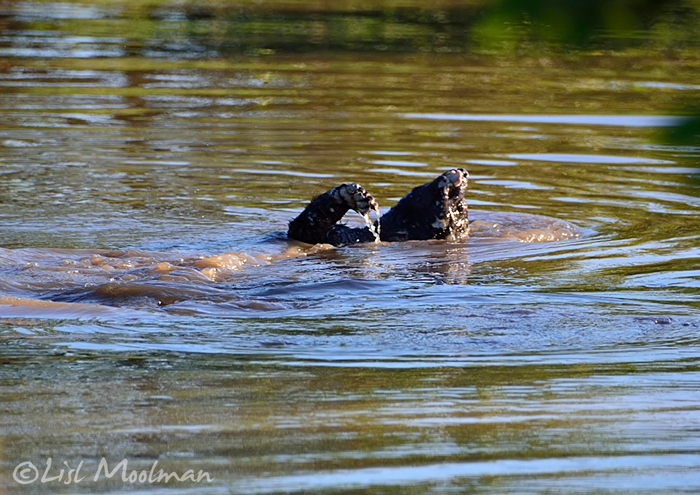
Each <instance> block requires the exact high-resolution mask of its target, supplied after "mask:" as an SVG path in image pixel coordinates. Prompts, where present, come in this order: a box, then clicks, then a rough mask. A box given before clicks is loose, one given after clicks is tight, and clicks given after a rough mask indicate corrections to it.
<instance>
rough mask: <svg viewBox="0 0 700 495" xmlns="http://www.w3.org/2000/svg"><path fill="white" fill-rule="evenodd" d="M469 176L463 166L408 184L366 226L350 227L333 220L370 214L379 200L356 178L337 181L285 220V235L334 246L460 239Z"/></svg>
mask: <svg viewBox="0 0 700 495" xmlns="http://www.w3.org/2000/svg"><path fill="white" fill-rule="evenodd" d="M468 177H469V174H468V173H467V171H466V170H464V169H462V168H455V169H452V170H450V171H448V172H445V173H444V174H442V175H440V176H439V177H437V178H436V179H435V180H433V181H432V182H429V183H427V184H424V185H422V186H419V187H416V188H415V189H413V190H412V191H411V192H410V193H408V194H407V195H406V196H404V197H403V198H402V199H401V201H399V202H398V203H397V204H396V206H394V207H393V208H392V209H391V210H389V211H388V212H387V213H386V214H384V215H383V216H382V217H381V218H380V219H379V221H378V222H377V223H375V224H374V225H371V224H370V227H365V228H350V227H348V226H346V225H340V224H338V222H339V221H340V220H341V219H342V218H343V217H344V216H345V214H346V213H347V212H348V211H349V210H354V211H356V212H358V213H359V214H360V215H362V216H364V217H365V218H366V219H369V213H370V212H371V211H376V212H377V213H379V205H378V204H377V202H376V200H375V199H374V198H373V197H372V195H371V194H369V193H368V192H367V191H366V190H365V189H364V188H363V187H362V186H360V185H359V184H342V185H340V186H338V187H335V188H333V189H331V190H330V191H328V192H326V193H324V194H322V195H320V196H318V197H316V198H315V199H314V200H312V201H311V203H310V204H309V205H308V206H307V207H306V209H305V210H304V211H303V212H302V213H301V214H300V215H299V216H298V217H296V218H295V219H294V220H292V221H291V222H290V223H289V230H288V232H287V236H288V237H289V238H290V239H295V240H298V241H302V242H307V243H309V244H320V243H327V244H332V245H334V246H344V245H348V244H357V243H360V242H373V241H375V240H376V239H377V238H379V239H381V240H382V241H411V240H428V239H451V240H460V239H463V238H466V237H467V235H468V233H469V215H468V208H467V202H466V200H465V198H464V196H465V194H466V191H467V184H468ZM368 223H369V222H368ZM372 227H374V228H372Z"/></svg>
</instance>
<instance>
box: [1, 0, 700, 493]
mask: <svg viewBox="0 0 700 495" xmlns="http://www.w3.org/2000/svg"><path fill="white" fill-rule="evenodd" d="M165 7H167V8H165ZM165 7H164V9H163V10H162V11H158V13H157V15H155V14H154V15H145V14H143V13H139V12H133V11H130V10H124V11H122V10H119V9H116V8H114V7H109V6H107V7H101V6H100V5H99V4H96V5H94V6H86V5H82V4H80V3H75V4H72V3H59V4H52V8H51V9H50V10H48V9H45V8H44V9H37V8H36V6H35V5H34V4H32V3H26V2H15V3H13V4H7V5H4V6H3V7H2V8H3V9H4V10H3V12H4V16H3V23H4V24H2V30H3V31H2V35H3V38H2V40H0V56H1V57H2V59H0V62H1V65H2V71H1V72H0V88H2V89H1V91H0V114H1V115H2V121H3V124H2V128H0V146H2V156H1V157H0V202H1V203H2V205H3V208H2V209H1V211H0V217H1V220H2V222H1V227H0V366H1V368H0V411H2V414H1V415H0V473H1V474H0V490H2V491H3V493H75V492H79V493H112V492H123V491H130V492H136V493H139V492H143V493H169V494H170V493H189V492H192V493H304V492H312V493H435V494H444V493H515V492H517V493H533V494H534V493H555V492H556V493H577V494H579V493H591V494H592V493H635V494H637V493H695V492H697V491H698V489H700V469H699V466H700V456H699V455H698V451H699V449H700V445H698V439H697V426H698V423H699V421H700V416H699V415H698V413H697V410H698V408H699V407H700V394H699V389H700V376H698V371H697V362H698V359H699V358H700V353H699V352H698V343H699V341H698V337H697V335H698V331H699V325H700V320H698V315H699V311H700V308H699V307H698V288H699V287H700V284H699V282H698V275H699V273H700V271H699V269H698V263H697V260H698V258H700V239H699V232H700V230H699V227H700V225H699V224H698V220H697V218H698V212H699V210H700V200H699V199H698V192H699V188H698V182H697V177H696V176H697V168H696V166H697V161H698V156H700V150H699V149H698V148H697V147H690V146H687V147H674V146H669V145H664V144H660V143H661V140H660V138H659V136H660V135H661V133H662V132H663V130H664V129H665V128H667V127H668V126H670V125H674V123H675V122H677V120H678V118H677V117H675V116H673V115H672V108H673V104H674V102H676V101H677V99H678V98H679V97H680V93H683V95H687V94H688V93H693V92H696V91H697V90H698V87H697V85H696V83H695V80H696V74H697V61H696V60H695V59H692V58H686V59H676V60H670V59H666V58H664V57H661V56H659V55H658V54H657V53H655V52H649V53H648V54H646V55H644V56H639V55H638V54H635V55H634V56H631V55H628V54H625V53H613V52H601V53H595V54H592V55H591V54H589V55H585V56H584V55H578V56H576V57H573V56H572V57H573V58H568V59H567V58H565V57H564V58H557V57H548V56H542V57H540V56H538V57H529V58H527V57H526V58H515V57H513V58H498V57H489V56H484V55H476V54H469V53H464V52H459V53H446V52H445V50H442V51H441V50H436V51H434V52H433V53H425V52H424V51H421V50H415V51H411V52H410V53H396V52H394V53H385V52H386V50H384V49H377V50H375V51H352V50H350V51H340V52H334V51H323V50H320V51H312V52H311V53H308V51H307V50H304V51H307V53H299V54H294V53H290V52H287V51H284V50H280V53H276V52H275V51H274V50H268V51H265V50H263V51H260V50H257V51H251V50H250V47H244V48H242V49H241V50H228V51H227V50H224V49H223V48H222V46H220V43H219V41H220V40H219V39H218V38H216V37H215V36H214V35H213V34H212V33H215V32H218V31H216V29H218V27H219V24H217V23H219V22H221V21H220V19H219V18H217V17H215V18H211V19H209V20H207V18H201V19H199V20H196V21H191V22H189V21H187V17H182V16H178V14H177V12H178V10H177V8H176V7H173V6H170V5H167V4H165ZM241 22H242V21H241ZM106 26H119V27H122V28H123V29H122V31H121V34H114V33H116V32H117V31H114V30H110V29H107V28H106ZM198 27H199V28H203V27H207V29H209V30H210V31H206V33H205V35H202V34H201V32H200V34H197V33H198V32H199V31H197V28H198ZM256 29H259V30H261V31H260V32H263V31H264V29H263V28H261V27H260V26H258V28H256ZM256 32H257V31H256ZM207 33H208V34H207ZM385 35H386V34H385ZM386 36H388V35H386ZM451 39H452V40H454V39H455V38H451ZM202 40H204V41H202ZM370 42H372V40H370V41H368V43H370ZM358 43H359V42H358ZM372 43H373V42H372ZM363 46H364V45H363ZM372 46H374V45H372ZM229 48H230V47H229ZM390 51H391V50H390ZM577 57H578V58H577ZM453 167H464V168H466V169H468V170H469V172H470V187H469V193H468V202H469V204H470V212H471V213H470V216H471V218H472V220H473V222H474V232H473V236H472V237H471V238H470V239H468V240H467V241H466V242H463V243H453V242H445V241H441V242H409V243H394V244H381V243H380V244H368V245H362V246H351V247H345V248H330V247H327V246H317V247H309V246H305V245H302V244H298V243H293V242H289V241H287V240H286V239H285V237H284V234H283V233H284V231H285V229H286V224H287V222H288V221H289V220H290V219H291V218H293V217H294V216H295V215H296V214H297V213H298V212H299V211H301V209H302V208H303V207H304V205H305V204H306V203H307V202H308V200H309V199H310V198H311V197H312V196H314V195H316V194H320V193H322V192H324V191H326V190H328V189H329V188H331V187H333V186H335V185H337V184H339V183H342V182H348V181H352V182H358V183H360V184H362V185H363V186H365V187H366V188H367V189H368V190H369V191H370V192H371V193H372V194H373V195H374V196H375V197H376V198H377V199H378V201H379V204H380V206H381V207H382V209H383V211H386V210H388V209H389V208H390V207H391V206H392V205H393V204H395V202H396V201H398V200H399V199H400V198H401V197H402V196H403V195H404V194H406V193H407V192H408V191H410V190H411V188H413V187H415V186H418V185H420V184H422V183H424V182H426V181H428V180H430V179H431V178H432V177H435V176H437V175H439V174H441V173H442V172H443V171H445V170H449V169H451V168H453ZM551 219H555V220H551ZM348 221H349V222H358V224H361V222H362V219H361V218H360V217H359V216H355V217H354V218H353V217H352V215H351V216H350V217H349V218H348ZM570 234H574V235H570ZM49 457H50V458H52V459H53V465H54V469H53V471H52V473H53V474H55V475H58V469H59V466H63V467H66V465H64V464H63V463H64V462H66V463H67V465H68V466H71V467H73V468H74V467H75V466H76V465H77V464H78V463H79V462H81V461H84V467H83V472H84V473H85V474H87V475H88V478H86V479H85V480H84V481H82V482H81V483H71V484H66V483H61V482H59V481H54V482H47V483H41V482H39V481H37V482H35V483H30V484H26V485H20V484H18V483H17V482H16V481H14V479H13V477H12V474H13V471H14V470H15V467H16V466H17V465H19V464H20V463H22V462H25V461H26V462H32V463H33V464H34V465H36V466H37V467H39V468H42V469H43V467H44V466H45V465H46V459H47V458H49ZM103 457H105V458H106V459H107V460H108V461H109V462H110V463H111V466H112V467H113V466H114V465H116V464H117V463H118V462H119V461H121V460H122V459H128V460H129V466H130V469H138V470H142V469H143V470H148V469H150V468H151V466H152V465H153V463H154V462H155V461H158V465H159V467H162V468H163V469H166V470H167V471H177V472H180V473H183V472H185V471H186V470H187V469H192V470H194V471H195V472H196V471H199V470H203V471H206V472H208V473H209V474H210V475H211V477H212V478H213V480H212V482H211V483H204V482H202V483H193V482H184V483H179V484H178V483H170V484H167V485H166V484H162V483H161V484H155V485H154V484H150V483H135V484H131V483H128V482H126V483H125V482H123V481H122V480H121V479H120V478H117V477H115V478H112V479H104V478H103V479H100V480H97V481H94V480H93V479H92V477H91V475H92V474H94V473H95V471H96V469H97V465H98V463H99V462H100V459H101V458H103ZM64 481H65V479H64Z"/></svg>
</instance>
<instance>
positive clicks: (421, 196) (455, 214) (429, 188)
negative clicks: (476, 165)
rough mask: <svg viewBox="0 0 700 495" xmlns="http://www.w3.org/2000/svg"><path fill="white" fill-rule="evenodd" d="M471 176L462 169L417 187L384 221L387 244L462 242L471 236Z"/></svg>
mask: <svg viewBox="0 0 700 495" xmlns="http://www.w3.org/2000/svg"><path fill="white" fill-rule="evenodd" d="M468 178H469V174H468V173H467V171H466V170H464V169H462V168H455V169H452V170H450V171H449V172H445V173H444V174H442V175H441V176H439V177H438V178H436V179H435V180H434V181H432V182H430V183H428V184H425V185H423V186H420V187H416V188H415V189H414V190H413V191H411V192H410V193H409V194H408V195H407V196H406V197H404V198H403V199H402V200H401V201H399V203H398V204H397V205H396V206H395V207H394V208H392V209H391V211H389V212H388V213H387V214H386V215H384V216H383V217H382V222H381V238H382V240H383V241H405V240H426V239H453V240H455V239H462V238H464V237H466V236H467V234H468V232H469V218H468V210H467V203H466V201H465V199H464V195H465V193H466V192H467V184H468Z"/></svg>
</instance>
